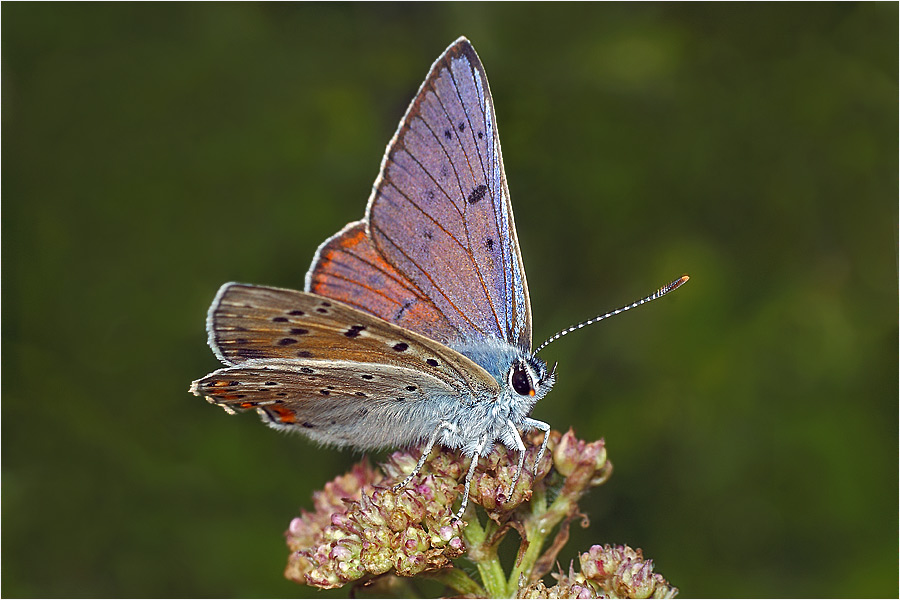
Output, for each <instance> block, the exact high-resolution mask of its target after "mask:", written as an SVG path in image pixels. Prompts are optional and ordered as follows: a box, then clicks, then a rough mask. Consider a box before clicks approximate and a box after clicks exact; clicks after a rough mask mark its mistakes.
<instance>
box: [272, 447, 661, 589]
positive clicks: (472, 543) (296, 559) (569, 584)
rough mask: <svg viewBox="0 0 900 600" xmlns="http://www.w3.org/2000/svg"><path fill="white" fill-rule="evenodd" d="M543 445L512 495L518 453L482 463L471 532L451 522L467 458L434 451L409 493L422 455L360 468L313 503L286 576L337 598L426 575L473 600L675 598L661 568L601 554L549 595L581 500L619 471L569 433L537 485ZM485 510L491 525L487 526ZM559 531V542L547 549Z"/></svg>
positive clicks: (469, 514)
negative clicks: (512, 541) (506, 558)
mask: <svg viewBox="0 0 900 600" xmlns="http://www.w3.org/2000/svg"><path fill="white" fill-rule="evenodd" d="M542 436H543V434H541V433H536V434H532V435H531V436H530V439H529V440H527V442H526V447H527V448H528V450H527V453H526V458H525V468H524V469H523V472H522V474H521V476H520V478H519V482H518V485H517V486H516V489H515V490H512V493H510V486H511V484H512V482H513V479H514V477H515V474H516V470H517V468H518V456H517V453H515V452H511V451H509V450H507V449H506V448H504V447H503V446H499V445H498V446H497V447H495V448H494V449H493V451H492V452H491V453H490V454H488V455H487V456H484V457H481V458H480V459H479V464H478V467H477V469H476V471H475V476H474V477H473V478H472V485H471V488H470V492H469V500H470V503H469V508H468V510H467V511H466V514H465V515H464V519H463V520H461V521H460V520H455V519H454V518H453V514H454V504H456V505H457V506H458V504H459V502H460V501H461V498H459V495H460V493H461V492H462V489H463V485H462V481H463V478H464V476H465V473H466V469H467V468H468V460H467V459H465V458H463V457H460V456H459V454H458V453H457V452H453V451H448V450H443V449H441V450H439V451H436V452H435V453H434V454H433V455H432V456H431V457H430V458H429V460H428V461H427V462H426V463H425V467H424V468H423V469H422V472H421V473H419V474H418V475H417V476H416V477H414V478H413V479H412V481H410V483H409V484H408V485H406V486H405V487H403V488H400V489H395V488H394V487H393V486H394V485H395V484H396V483H398V482H400V481H402V480H403V479H404V478H405V477H406V475H407V474H408V473H410V472H411V471H412V470H413V468H414V467H415V465H416V462H417V460H418V458H419V456H420V452H421V449H419V448H413V449H411V450H409V451H403V452H396V453H394V454H393V455H391V457H390V458H389V459H388V461H387V462H386V463H385V464H384V465H382V466H381V469H380V470H378V469H373V468H371V467H369V466H368V465H367V464H366V463H361V464H358V465H356V466H355V467H354V468H353V470H352V471H350V472H349V473H347V474H345V475H342V476H340V477H338V478H336V479H335V480H334V481H332V482H330V483H328V484H326V486H325V488H324V489H323V490H321V491H319V492H316V493H315V494H314V496H313V504H314V506H315V510H314V511H313V512H306V511H303V513H302V514H301V516H299V517H297V518H295V519H294V520H293V521H291V524H290V527H289V528H288V531H287V532H286V536H287V543H288V547H289V548H290V550H291V553H290V556H289V558H288V565H287V569H286V570H285V576H286V577H287V578H288V579H291V580H293V581H296V582H298V583H303V584H307V585H312V586H316V587H319V588H334V587H340V586H342V585H345V584H347V583H350V582H356V581H360V582H361V581H367V582H371V581H372V579H373V578H374V577H376V576H379V575H382V576H383V577H382V580H385V579H384V578H390V580H391V581H392V582H393V583H392V585H402V583H398V582H399V581H400V578H402V577H412V576H415V575H419V574H425V573H427V574H428V575H429V576H430V577H431V578H432V579H438V580H440V581H442V582H443V583H444V584H446V585H447V586H448V587H450V588H452V589H453V590H455V593H457V594H461V595H466V596H468V597H511V596H516V597H520V598H597V597H617V598H649V597H670V596H672V595H674V594H675V593H677V589H675V588H672V587H670V586H669V585H668V583H667V582H666V580H665V579H663V578H662V577H661V576H660V575H658V574H655V573H653V564H652V562H651V561H645V560H644V559H643V557H642V555H641V551H640V550H632V549H631V548H629V547H627V546H594V547H592V548H591V549H590V551H588V552H586V553H584V554H582V555H581V556H580V560H581V571H580V572H575V571H574V570H573V568H572V567H570V569H569V573H568V574H565V573H563V572H559V573H554V574H553V577H555V578H556V580H557V584H556V585H554V586H552V587H547V586H546V585H545V584H544V582H543V581H542V579H543V577H544V576H545V575H547V574H548V573H549V572H550V570H551V569H552V567H553V565H554V563H555V561H556V557H557V555H558V553H559V551H560V550H561V548H562V547H563V545H564V544H565V543H566V541H567V540H568V530H569V523H570V521H572V520H573V519H574V518H575V517H577V516H578V515H580V514H581V513H580V511H579V509H578V500H579V499H580V498H581V496H582V495H583V494H584V493H585V492H586V491H587V490H588V489H590V488H591V487H593V486H597V485H600V484H602V483H603V482H605V481H606V480H607V479H608V478H609V476H610V475H611V473H612V464H611V463H610V462H609V461H608V460H607V456H606V447H605V444H604V442H603V440H600V441H597V442H591V443H587V442H584V441H582V440H579V439H577V438H576V437H575V435H574V433H573V432H572V431H571V430H570V431H569V432H567V433H566V434H560V433H559V432H556V431H552V432H550V433H549V439H548V444H547V452H546V453H545V455H544V457H543V459H542V460H541V463H540V464H539V465H538V468H537V472H536V474H535V470H534V461H535V459H536V458H537V452H538V448H539V447H540V444H541V442H542ZM476 505H477V506H480V507H482V509H483V510H484V514H485V515H486V516H487V519H486V520H482V519H479V517H478V515H477V511H476V510H475V508H474V506H476ZM585 523H586V519H585V520H584V521H583V526H584V524H585ZM511 531H515V532H517V533H518V535H519V537H520V538H521V544H520V548H519V554H518V557H517V559H516V563H515V565H514V566H513V568H512V569H511V572H510V573H508V574H507V573H506V572H505V571H504V569H503V567H502V565H501V564H500V560H499V557H498V555H497V549H498V547H499V545H500V542H501V541H502V540H503V539H504V538H505V536H506V535H507V534H508V533H509V532H511ZM553 531H556V536H555V538H553V539H552V542H551V543H550V544H549V545H548V544H546V542H548V541H551V538H550V536H551V535H552V532H553ZM545 546H547V547H546V548H545ZM462 556H465V557H466V558H467V559H468V560H469V561H471V563H473V564H474V566H475V567H476V568H477V569H478V574H479V576H480V580H481V581H480V582H478V581H476V579H474V578H472V577H471V576H470V575H469V574H468V573H467V572H466V571H465V570H463V569H460V568H457V567H455V566H454V562H453V561H454V560H455V559H457V558H460V557H462ZM397 576H400V577H397Z"/></svg>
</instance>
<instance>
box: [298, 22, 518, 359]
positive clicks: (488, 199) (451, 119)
mask: <svg viewBox="0 0 900 600" xmlns="http://www.w3.org/2000/svg"><path fill="white" fill-rule="evenodd" d="M306 290H307V291H310V292H314V293H317V294H321V295H323V296H328V297H330V298H334V299H337V300H341V301H343V302H346V303H348V304H350V305H351V306H355V307H357V308H359V309H361V310H365V311H367V312H369V313H371V314H374V315H376V316H378V317H381V318H383V319H385V320H387V321H390V322H391V323H395V324H397V325H401V326H403V327H407V328H409V329H411V330H413V331H416V332H417V333H421V334H423V335H426V336H428V337H430V338H432V339H435V340H437V341H440V342H444V343H448V342H452V341H458V340H476V339H484V338H499V339H502V340H506V341H508V342H510V343H513V344H516V345H518V346H520V347H522V348H525V349H527V350H530V348H531V305H530V302H529V298H528V286H527V284H526V282H525V270H524V268H523V266H522V257H521V254H520V252H519V242H518V240H517V238H516V228H515V223H514V222H513V215H512V207H511V205H510V200H509V190H508V189H507V187H506V176H505V174H504V171H503V159H502V157H501V155H500V139H499V137H498V135H497V127H496V121H495V116H494V106H493V103H492V101H491V94H490V90H489V89H488V83H487V77H486V75H485V72H484V68H483V67H482V66H481V61H480V60H479V59H478V56H477V55H476V54H475V50H474V49H473V48H472V45H471V44H470V43H469V41H468V40H466V39H465V38H460V39H458V40H457V41H456V42H454V43H453V44H452V45H451V46H450V47H449V48H447V50H445V51H444V53H443V54H442V55H441V56H440V58H438V60H437V61H435V63H434V64H433V65H432V67H431V71H430V72H429V74H428V77H427V78H426V79H425V82H424V83H423V84H422V87H421V88H419V91H418V93H417V94H416V97H415V98H414V99H413V101H412V103H411V104H410V106H409V108H408V109H407V112H406V115H405V116H404V117H403V119H402V120H401V122H400V126H399V128H398V130H397V133H396V134H395V135H394V138H393V139H392V140H391V142H390V143H389V144H388V148H387V151H386V154H385V157H384V159H383V161H382V166H381V173H380V175H379V177H378V179H377V180H376V182H375V189H374V191H373V193H372V196H371V198H370V199H369V206H368V209H367V214H366V220H364V221H361V222H358V223H351V224H349V225H348V226H347V227H345V228H344V229H343V230H342V231H340V232H338V233H337V234H335V235H334V236H332V237H331V238H329V239H328V240H326V241H325V242H324V243H323V244H322V245H321V246H320V247H319V250H318V252H317V253H316V257H315V258H314V259H313V264H312V266H311V267H310V270H309V273H307V277H306Z"/></svg>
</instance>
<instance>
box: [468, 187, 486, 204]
mask: <svg viewBox="0 0 900 600" xmlns="http://www.w3.org/2000/svg"><path fill="white" fill-rule="evenodd" d="M486 193H487V186H486V185H484V184H483V183H482V184H480V185H477V186H475V189H474V190H472V193H471V194H469V197H468V198H466V202H468V203H469V204H475V203H476V202H479V201H481V200H482V199H483V198H484V195H485V194H486Z"/></svg>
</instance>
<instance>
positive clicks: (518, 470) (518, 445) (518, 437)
mask: <svg viewBox="0 0 900 600" xmlns="http://www.w3.org/2000/svg"><path fill="white" fill-rule="evenodd" d="M506 426H507V427H509V432H510V433H511V434H512V436H513V439H514V440H516V449H517V450H518V451H519V465H518V466H517V467H516V474H515V475H514V476H513V481H512V485H511V486H510V488H509V492H508V493H507V494H506V498H507V499H509V498H512V497H513V494H514V493H515V491H516V484H517V483H519V475H521V474H522V467H523V466H525V442H523V441H522V436H521V435H519V430H518V429H516V426H515V425H513V422H512V421H510V420H509V419H507V420H506Z"/></svg>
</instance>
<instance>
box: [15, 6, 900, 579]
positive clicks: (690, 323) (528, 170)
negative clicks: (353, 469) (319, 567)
mask: <svg viewBox="0 0 900 600" xmlns="http://www.w3.org/2000/svg"><path fill="white" fill-rule="evenodd" d="M2 14H3V16H4V19H3V25H2V33H3V36H2V51H3V52H2V84H3V88H2V89H3V94H2V109H3V110H2V124H3V134H4V135H3V142H2V149H3V153H2V161H3V162H2V165H3V181H2V192H3V196H2V200H3V204H2V209H3V218H2V251H3V257H4V260H3V270H2V303H3V315H2V316H3V319H2V342H3V350H4V352H3V363H2V364H3V375H4V377H3V382H2V394H3V404H2V417H3V418H2V450H3V452H2V483H3V485H2V490H3V495H2V507H3V512H2V517H3V528H2V547H3V551H4V552H3V561H2V594H3V595H4V596H7V597H10V596H80V597H109V596H142V597H147V596H150V597H152V596H204V597H209V596H226V597H232V596H249V597H259V596H302V595H313V594H315V595H317V596H318V597H321V596H322V595H323V594H321V593H318V592H315V591H314V590H312V589H309V588H304V587H298V586H296V585H295V584H293V583H290V582H288V581H286V580H284V579H283V578H282V574H281V572H282V569H283V566H284V564H285V561H286V553H287V550H286V548H285V546H284V539H283V537H282V532H283V531H284V530H285V529H286V528H287V526H288V523H289V522H290V520H291V518H292V517H293V516H295V515H296V514H297V512H298V509H299V507H300V506H307V507H309V506H310V502H311V500H310V494H311V491H312V490H314V489H318V488H320V487H321V486H322V485H323V484H324V483H325V482H326V481H328V480H330V479H331V478H333V477H334V476H335V475H337V474H339V473H341V472H343V471H345V470H347V468H348V467H349V465H350V464H351V463H352V462H353V461H354V460H356V459H357V458H358V457H357V456H355V455H354V454H353V453H350V452H337V451H334V450H329V449H322V448H317V447H316V446H315V445H313V444H311V443H309V442H307V441H305V440H304V439H302V438H299V437H297V438H290V437H285V436H280V435H277V434H276V433H274V432H272V431H270V430H268V429H266V428H264V427H262V426H260V425H258V424H257V423H256V422H255V420H256V419H255V417H253V416H243V417H228V416H227V415H225V413H223V412H222V411H220V410H216V409H214V408H213V407H210V406H208V405H207V404H206V403H205V402H203V401H202V400H201V399H199V398H195V397H193V396H190V395H189V394H188V393H187V387H188V385H189V383H190V381H191V380H192V379H195V378H197V377H199V376H202V375H204V374H205V373H206V372H208V371H210V370H212V369H214V368H216V366H217V363H216V361H215V359H214V357H213V356H212V354H211V353H210V352H209V350H208V348H207V347H206V346H205V333H204V329H203V326H204V315H205V312H206V308H207V305H208V303H209V301H210V300H211V299H212V296H213V294H214V293H215V290H216V289H217V288H218V286H219V285H220V284H221V283H223V282H225V281H231V280H237V281H246V282H254V283H260V284H270V285H278V286H285V287H294V288H300V287H302V285H303V276H304V273H305V271H306V268H307V266H308V264H309V260H310V259H311V258H312V254H313V252H314V250H315V248H316V246H317V245H318V244H319V243H320V242H321V241H322V240H324V239H325V238H326V237H327V236H329V235H330V234H332V233H333V232H335V231H337V230H338V229H339V228H340V227H341V226H342V225H343V224H344V223H345V222H347V221H350V220H354V219H357V218H359V217H360V216H361V215H362V214H363V209H364V206H365V201H366V198H367V197H368V194H369V190H370V188H371V184H372V181H373V180H374V178H375V176H376V175H377V169H378V165H379V161H380V160H381V156H382V152H383V149H384V145H385V144H386V142H387V141H388V139H389V138H390V136H391V135H392V133H393V131H394V129H395V127H396V124H397V121H398V119H399V117H400V116H401V115H402V114H403V111H404V109H405V107H406V104H407V103H408V102H409V100H410V98H411V97H412V94H413V93H414V92H415V90H416V89H417V87H418V85H419V83H420V82H421V80H422V78H423V77H424V75H425V73H426V72H427V69H428V66H429V65H430V64H431V62H432V61H433V60H434V59H435V58H436V57H437V56H438V55H439V54H440V52H441V51H442V50H443V49H444V47H445V46H446V45H447V44H449V43H450V42H451V41H453V40H454V39H455V38H456V37H457V36H459V35H462V34H464V35H466V36H468V37H469V38H470V39H471V40H472V41H473V43H474V45H475V47H476V48H477V49H478V51H479V53H480V55H481V58H482V60H483V62H484V64H485V66H486V68H487V71H488V74H489V76H490V80H491V84H492V90H493V93H494V98H495V102H496V109H497V115H498V121H499V129H500V132H501V139H502V140H503V145H504V158H505V163H506V168H507V175H508V179H509V184H510V189H511V192H512V195H513V202H514V205H515V209H516V220H517V225H518V230H519V238H520V240H521V243H522V247H523V252H524V256H525V263H526V267H527V269H528V275H529V281H530V283H531V294H532V303H533V307H534V314H535V336H536V338H538V341H539V340H540V339H542V338H543V337H546V336H549V335H550V334H552V333H553V332H554V331H556V330H558V329H560V328H562V327H564V326H566V325H568V324H571V323H573V322H575V321H577V320H580V319H583V318H586V317H589V316H592V315H593V314H595V313H598V312H602V311H604V310H606V309H609V308H613V307H615V306H618V305H621V304H625V303H627V302H629V301H631V300H633V299H636V298H637V297H639V296H641V295H643V294H645V293H648V292H650V291H652V290H653V289H655V288H656V287H657V286H659V285H660V284H662V283H664V282H665V281H668V280H669V279H671V278H673V277H675V276H678V275H681V274H682V273H683V272H687V273H690V275H691V282H690V284H688V285H687V286H685V288H684V289H682V290H679V291H678V292H677V293H675V294H673V295H672V296H671V297H667V298H666V299H664V300H662V301H660V302H657V303H655V304H653V305H651V306H650V307H646V308H641V309H639V310H636V311H633V312H630V313H628V314H626V315H623V316H621V317H617V318H616V319H612V320H610V321H607V322H605V323H603V324H601V325H598V326H596V327H594V328H592V329H589V330H586V331H582V332H579V333H578V334H575V335H572V336H568V337H567V338H566V339H565V340H564V341H561V342H559V343H557V344H555V345H554V346H552V347H551V348H549V349H548V350H547V351H546V355H545V356H546V358H548V359H550V360H558V361H559V365H560V367H559V378H558V380H559V383H558V384H557V387H556V388H555V389H554V390H553V393H552V394H551V395H550V397H548V398H547V399H545V400H544V401H543V402H542V403H541V404H539V405H538V406H537V408H536V411H535V416H536V417H537V418H540V419H542V420H546V421H548V422H549V423H551V424H552V425H553V426H554V428H556V429H565V428H566V427H568V426H569V425H575V426H576V429H577V433H578V435H579V437H582V438H585V439H596V438H599V437H601V436H605V438H606V442H607V448H608V450H609V456H610V459H611V460H612V461H613V462H614V463H615V465H616V472H615V475H614V476H613V478H612V479H611V481H610V482H609V484H608V485H607V486H604V488H603V489H602V490H597V491H595V493H594V494H592V495H589V496H588V497H587V498H586V499H585V501H584V503H583V504H582V508H584V509H585V510H586V511H587V512H588V514H589V515H590V517H591V519H592V526H591V527H590V528H589V529H587V530H580V529H578V528H575V529H573V531H572V535H573V539H572V541H570V543H569V544H568V547H567V548H568V549H570V551H569V555H561V556H560V558H561V560H562V561H563V564H568V561H569V560H570V559H573V558H575V555H576V554H575V553H576V551H579V550H580V551H585V550H587V549H588V548H589V547H590V546H591V544H595V543H623V544H625V543H627V544H629V545H631V546H633V547H642V548H643V549H644V550H645V552H646V553H647V555H648V556H652V557H653V558H654V559H655V561H656V565H657V567H658V568H659V569H660V570H661V571H662V572H664V573H666V575H667V577H669V578H670V580H671V581H672V583H673V584H674V585H677V586H678V587H679V588H681V590H682V593H683V594H685V595H686V596H744V597H754V596H755V597H759V596H776V597H780V596H806V597H809V596H872V597H879V596H891V595H893V594H894V593H895V592H896V589H897V588H896V585H897V578H896V575H897V559H898V554H897V530H898V515H897V485H898V480H897V473H898V470H897V466H898V465H897V442H898V397H897V380H898V372H897V371H898V353H897V337H898V323H897V197H898V194H897V192H898V190H897V164H898V150H897V146H898V145H897V131H898V116H897V97H898V94H897V72H898V58H897V56H898V55H897V48H898V44H897V41H898V39H897V18H898V8H897V4H895V3H863V4H843V3H828V4H807V3H803V4H787V3H785V4H782V3H778V4H756V3H751V4H705V3H703V4H645V3H637V4H527V5H515V4H506V3H498V4H480V3H479V4H412V5H409V4H403V5H400V4H352V5H351V4H312V3H303V4H298V5H292V4H245V3H240V4H105V3H104V4H92V3H89V4H71V5H70V4H65V5H64V4H44V3H37V4H32V3H21V4H20V3H12V4H4V6H3V10H2ZM333 593H334V594H335V595H338V596H341V595H346V594H347V591H346V590H337V591H335V592H333ZM325 595H326V596H327V595H328V594H325Z"/></svg>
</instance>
